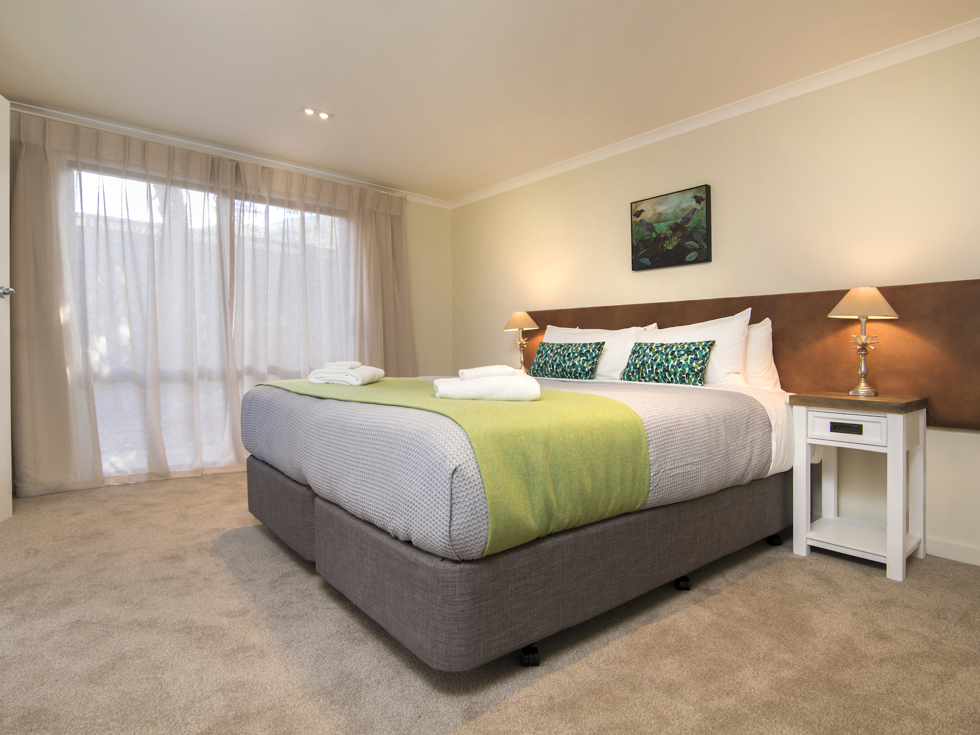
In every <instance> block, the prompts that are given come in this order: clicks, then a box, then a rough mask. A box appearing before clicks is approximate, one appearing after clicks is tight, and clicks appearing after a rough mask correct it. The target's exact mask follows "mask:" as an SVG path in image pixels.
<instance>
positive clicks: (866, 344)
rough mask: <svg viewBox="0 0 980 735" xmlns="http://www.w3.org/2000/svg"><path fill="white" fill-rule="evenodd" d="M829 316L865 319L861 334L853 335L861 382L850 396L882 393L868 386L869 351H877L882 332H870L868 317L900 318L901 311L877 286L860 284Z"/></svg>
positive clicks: (862, 323) (862, 322)
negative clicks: (886, 299)
mask: <svg viewBox="0 0 980 735" xmlns="http://www.w3.org/2000/svg"><path fill="white" fill-rule="evenodd" d="M827 316H829V317H832V318H834V319H860V320H861V334H860V335H857V334H852V335H851V336H852V337H854V340H853V347H851V348H850V349H852V350H855V349H856V350H857V353H858V359H859V361H860V363H859V367H858V378H859V380H858V384H857V385H856V386H854V387H853V388H852V389H851V392H850V395H852V396H876V395H878V394H877V393H875V390H874V388H872V387H871V386H870V385H868V381H867V377H868V368H867V365H866V364H865V359H866V358H867V356H868V350H873V349H874V345H876V344H878V342H877V341H876V340H877V338H878V335H877V334H871V335H869V334H867V332H866V329H865V327H866V325H867V322H868V319H898V314H896V313H895V310H894V309H893V308H892V307H891V306H889V304H888V302H887V301H885V297H884V296H882V295H881V293H880V292H879V291H878V289H877V288H874V287H873V286H859V287H858V288H852V289H851V290H850V291H848V292H847V295H846V296H845V297H844V298H842V299H841V300H840V303H839V304H837V306H835V307H834V310H833V311H831V312H830V313H829V314H828V315H827Z"/></svg>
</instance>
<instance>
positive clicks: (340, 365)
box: [323, 360, 361, 372]
mask: <svg viewBox="0 0 980 735" xmlns="http://www.w3.org/2000/svg"><path fill="white" fill-rule="evenodd" d="M360 366H361V363H359V362H358V361H357V360H344V361H341V362H328V363H327V364H326V365H324V366H323V369H324V370H329V371H330V372H338V371H339V372H343V371H344V370H353V369H354V368H359V367H360Z"/></svg>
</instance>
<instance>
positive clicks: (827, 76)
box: [449, 18, 980, 209]
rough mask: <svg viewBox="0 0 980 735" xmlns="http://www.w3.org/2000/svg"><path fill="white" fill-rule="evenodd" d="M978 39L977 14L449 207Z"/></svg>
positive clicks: (450, 203)
mask: <svg viewBox="0 0 980 735" xmlns="http://www.w3.org/2000/svg"><path fill="white" fill-rule="evenodd" d="M977 38H980V18H974V19H973V20H970V21H967V22H966V23H961V24H959V25H956V26H953V27H951V28H947V29H945V30H942V31H937V32H936V33H931V34H929V35H928V36H923V37H922V38H917V39H915V40H914V41H909V42H907V43H903V44H900V45H898V46H893V47H892V48H890V49H885V50H884V51H879V52H878V53H876V54H871V55H870V56H865V57H863V58H861V59H857V60H855V61H851V62H848V63H847V64H841V65H840V66H836V67H834V68H832V69H828V70H827V71H822V72H819V73H817V74H813V75H811V76H809V77H804V78H803V79H799V80H797V81H795V82H790V83H789V84H784V85H783V86H781V87H776V88H775V89H770V90H769V91H767V92H761V93H759V94H756V95H753V96H751V97H746V98H745V99H742V100H738V101H737V102H732V103H730V104H727V105H723V106H721V107H716V108H715V109H713V110H709V111H707V112H702V113H701V114H699V115H694V116H693V117H689V118H686V119H685V120H680V121H678V122H675V123H671V124H670V125H665V126H663V127H662V128H657V129H656V130H651V131H650V132H648V133H643V134H641V135H637V136H636V137H634V138H628V139H627V140H623V141H620V142H619V143H613V144H612V145H609V146H606V147H605V148H599V149H598V150H595V151H592V152H591V153H584V154H582V155H581V156H576V157H575V158H569V159H568V160H566V161H562V162H561V163H556V164H553V165H551V166H546V167H545V168H542V169H538V170H537V171H533V172H531V173H529V174H524V175H523V176H518V177H516V178H513V179H510V180H509V181H504V182H502V183H500V184H495V185H493V186H488V187H487V188H486V189H481V190H480V191H477V192H474V193H472V194H468V195H466V196H464V197H460V198H458V199H453V200H452V201H451V202H449V207H450V209H456V208H457V207H463V206H466V205H467V204H472V203H473V202H478V201H480V200H481V199H486V198H487V197H492V196H494V195H496V194H502V193H504V192H506V191H510V190H512V189H517V188H519V187H521V186H526V185H527V184H532V183H534V182H535V181H541V180H542V179H547V178H550V177H552V176H556V175H557V174H561V173H565V172H566V171H572V170H574V169H577V168H581V167H582V166H588V165H589V164H590V163H596V162H597V161H602V160H605V159H607V158H612V157H613V156H618V155H619V154H621V153H626V152H628V151H632V150H636V149H637V148H642V147H644V146H648V145H650V144H652V143H657V142H659V141H662V140H666V139H667V138H673V137H674V136H677V135H683V134H684V133H689V132H691V131H692V130H697V129H698V128H703V127H706V126H708V125H713V124H714V123H717V122H721V121H722V120H728V119H730V118H733V117H737V116H739V115H744V114H745V113H747V112H753V111H754V110H759V109H761V108H763V107H769V106H770V105H775V104H778V103H779V102H784V101H786V100H790V99H793V98H794V97H799V96H801V95H804V94H808V93H810V92H815V91H817V90H819V89H824V88H826V87H830V86H833V85H835V84H840V83H841V82H846V81H847V80H849V79H854V78H856V77H860V76H864V75H865V74H871V73H872V72H876V71H880V70H881V69H886V68H888V67H889V66H895V65H896V64H901V63H903V62H905V61H911V60H912V59H916V58H919V57H920V56H925V55H927V54H931V53H934V52H936V51H942V50H943V49H946V48H949V47H951V46H956V45H958V44H961V43H966V42H967V41H973V40H976V39H977Z"/></svg>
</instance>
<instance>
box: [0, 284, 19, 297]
mask: <svg viewBox="0 0 980 735" xmlns="http://www.w3.org/2000/svg"><path fill="white" fill-rule="evenodd" d="M15 293H17V292H16V291H14V290H13V289H12V288H11V287H10V286H4V287H3V288H0V299H5V298H7V297H8V296H13V295H14V294H15Z"/></svg>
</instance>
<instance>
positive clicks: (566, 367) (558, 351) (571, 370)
mask: <svg viewBox="0 0 980 735" xmlns="http://www.w3.org/2000/svg"><path fill="white" fill-rule="evenodd" d="M605 344H606V343H605V342H582V343H567V344H566V343H559V342H542V343H541V344H540V345H538V351H537V352H536V353H534V363H533V364H532V365H531V375H532V376H533V377H535V378H574V379H577V380H592V376H594V375H595V369H596V366H597V365H598V364H599V356H600V355H601V354H602V348H603V346H605Z"/></svg>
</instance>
